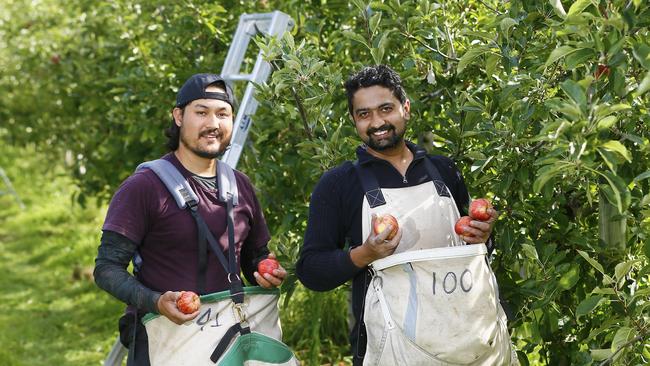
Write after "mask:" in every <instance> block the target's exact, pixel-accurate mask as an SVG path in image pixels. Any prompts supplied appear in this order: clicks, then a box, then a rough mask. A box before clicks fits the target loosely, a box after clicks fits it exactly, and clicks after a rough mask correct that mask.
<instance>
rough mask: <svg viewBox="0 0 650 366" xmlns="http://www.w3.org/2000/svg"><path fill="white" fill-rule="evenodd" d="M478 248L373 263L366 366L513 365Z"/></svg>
mask: <svg viewBox="0 0 650 366" xmlns="http://www.w3.org/2000/svg"><path fill="white" fill-rule="evenodd" d="M486 254H487V248H486V247H485V245H483V244H478V245H462V246H455V247H443V248H434V249H427V250H419V251H411V252H404V253H400V254H396V255H393V256H389V257H387V258H383V259H380V260H377V261H375V262H373V263H372V264H371V265H370V267H371V271H372V272H373V277H372V281H371V283H370V287H369V288H368V292H367V293H366V300H365V311H364V321H365V324H366V329H367V332H368V344H367V349H366V356H365V360H364V365H398V364H401V365H432V366H434V365H435V366H442V365H494V366H505V365H516V364H518V362H517V359H516V356H515V353H514V352H513V351H512V348H511V343H510V336H509V334H508V330H507V327H506V316H505V313H504V312H503V310H502V308H501V305H500V303H499V298H498V289H497V286H496V280H495V278H494V274H493V273H492V270H491V269H490V266H489V265H488V263H487V261H486Z"/></svg>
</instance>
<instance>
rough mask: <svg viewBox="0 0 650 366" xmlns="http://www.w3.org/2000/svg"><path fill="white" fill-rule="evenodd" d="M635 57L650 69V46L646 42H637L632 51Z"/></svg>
mask: <svg viewBox="0 0 650 366" xmlns="http://www.w3.org/2000/svg"><path fill="white" fill-rule="evenodd" d="M632 54H633V55H634V58H635V59H636V60H637V61H639V63H640V64H641V66H643V67H644V68H645V69H646V70H648V71H650V46H648V45H647V44H645V43H641V42H639V43H637V44H635V45H634V50H633V51H632Z"/></svg>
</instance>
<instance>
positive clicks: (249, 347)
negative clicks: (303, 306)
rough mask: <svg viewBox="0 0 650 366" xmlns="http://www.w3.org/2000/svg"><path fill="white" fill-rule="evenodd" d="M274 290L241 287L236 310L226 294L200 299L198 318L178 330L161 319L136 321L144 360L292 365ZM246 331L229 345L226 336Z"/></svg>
mask: <svg viewBox="0 0 650 366" xmlns="http://www.w3.org/2000/svg"><path fill="white" fill-rule="evenodd" d="M278 295H279V290H277V289H264V288H261V287H245V288H244V302H243V304H242V305H241V306H236V305H235V303H234V302H233V301H232V300H231V299H230V292H229V291H222V292H217V293H214V294H209V295H204V296H201V308H200V313H199V315H198V316H197V317H196V318H194V320H192V321H190V322H187V323H185V324H183V325H178V324H175V323H173V322H172V321H170V320H169V319H167V318H166V317H164V316H160V315H158V314H147V315H146V316H145V317H144V318H143V319H142V322H143V324H144V326H145V328H146V329H147V335H148V338H149V359H150V360H151V364H152V365H155V366H158V365H161V366H182V365H188V366H189V365H192V366H194V365H196V366H202V365H205V366H208V365H209V366H214V365H215V364H216V365H218V366H240V365H249V366H257V365H286V366H289V365H298V364H299V363H298V361H297V360H296V359H295V357H294V355H293V353H292V352H291V350H290V349H289V348H288V347H287V346H286V345H285V344H284V343H282V342H281V339H282V330H281V328H280V320H279V317H278V306H277V301H278ZM242 326H243V327H249V328H250V330H251V331H250V332H248V333H246V334H242V335H240V336H238V337H236V338H235V339H234V341H232V342H230V344H227V343H229V342H227V341H226V342H222V340H223V339H227V340H229V339H230V338H232V336H231V335H230V334H228V333H229V332H238V331H239V330H240V329H241V327H242Z"/></svg>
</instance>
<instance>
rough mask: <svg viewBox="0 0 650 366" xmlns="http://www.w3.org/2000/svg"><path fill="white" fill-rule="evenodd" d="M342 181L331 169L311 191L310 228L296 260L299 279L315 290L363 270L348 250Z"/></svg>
mask: <svg viewBox="0 0 650 366" xmlns="http://www.w3.org/2000/svg"><path fill="white" fill-rule="evenodd" d="M342 185H343V184H342V182H341V178H340V176H339V175H337V173H336V172H335V171H329V172H326V173H325V174H324V175H323V177H321V179H320V181H319V182H318V184H317V185H316V188H314V191H313V193H312V195H311V200H310V203H309V218H308V220H307V230H306V231H305V238H304V243H303V246H302V249H301V251H300V257H299V259H298V263H297V264H296V274H297V275H298V279H300V282H302V284H303V285H305V287H307V288H309V289H311V290H315V291H329V290H332V289H335V288H336V287H338V286H340V285H342V284H344V283H345V282H347V281H349V280H350V279H352V277H354V275H355V274H357V273H358V272H359V271H361V270H362V269H361V268H358V267H357V266H355V265H354V263H352V259H351V258H350V253H349V252H348V251H347V250H345V220H346V219H345V215H344V213H345V207H344V205H343V204H342V202H341V201H342V200H341V193H340V191H339V189H338V188H340V187H341V186H342ZM348 224H349V223H348Z"/></svg>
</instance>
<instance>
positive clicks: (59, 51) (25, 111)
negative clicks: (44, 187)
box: [0, 0, 650, 365]
mask: <svg viewBox="0 0 650 366" xmlns="http://www.w3.org/2000/svg"><path fill="white" fill-rule="evenodd" d="M3 7H4V11H3V12H1V13H0V89H1V90H3V93H2V94H1V96H0V121H2V122H0V123H1V124H0V139H1V143H2V145H1V146H2V152H3V155H5V156H6V158H5V160H3V161H2V164H3V166H10V167H13V168H12V169H9V168H7V170H8V171H9V172H13V173H14V176H13V177H12V179H16V180H18V181H21V179H20V178H19V177H16V175H18V176H20V175H21V174H23V175H24V174H27V173H26V172H25V171H24V170H21V169H19V168H16V167H17V166H20V165H19V164H20V162H21V161H22V160H23V158H22V157H19V156H20V155H22V154H27V155H30V156H33V157H35V158H44V157H47V159H44V161H49V162H52V164H53V166H56V167H58V168H57V169H59V170H57V172H59V173H57V175H55V178H52V179H55V180H57V181H58V179H64V178H62V177H60V176H61V175H62V174H63V175H64V176H66V177H68V178H69V179H70V180H69V181H68V180H66V181H65V182H68V183H67V184H69V185H71V186H72V188H70V189H66V190H65V192H67V193H69V194H71V195H72V196H73V198H74V202H77V203H81V204H82V205H83V206H76V205H73V206H72V207H73V208H71V210H80V211H74V212H86V215H87V216H88V217H92V219H89V222H92V225H94V227H95V228H96V230H99V222H101V215H102V211H101V208H102V207H104V205H105V203H106V200H107V199H109V198H110V195H111V194H112V192H113V191H114V189H115V188H116V187H117V185H119V183H120V182H121V181H122V180H123V179H124V178H126V177H127V176H128V175H129V173H130V172H131V171H132V170H133V168H134V167H135V166H136V165H137V164H138V163H139V162H141V161H143V160H145V159H151V158H155V157H157V156H159V155H160V154H162V153H163V152H164V147H163V145H164V141H165V138H164V137H163V135H162V130H163V129H164V128H165V127H166V126H167V124H168V123H169V120H170V119H169V112H170V109H171V106H172V101H173V100H174V95H175V91H176V88H177V87H178V86H179V85H180V84H181V83H182V82H183V81H184V80H185V79H186V77H188V76H189V75H191V74H192V73H195V72H199V71H215V72H216V71H218V70H219V69H220V66H221V64H222V63H223V60H224V58H225V55H226V53H227V50H228V47H229V44H230V39H231V38H232V35H233V33H234V29H235V27H236V24H237V19H238V17H239V15H241V14H242V13H253V12H266V11H271V10H281V11H284V12H285V13H287V14H289V15H291V17H292V18H293V19H294V20H295V23H296V24H295V27H294V28H293V30H292V32H291V34H288V35H286V36H285V37H284V38H282V39H280V40H274V39H264V38H261V37H259V38H258V39H257V40H256V42H257V44H258V45H259V46H260V47H261V48H262V49H263V50H264V52H265V54H266V57H267V59H268V60H269V61H270V62H272V64H273V66H274V69H275V72H274V74H273V75H272V78H271V80H269V82H268V84H267V85H261V86H259V93H258V96H259V98H258V99H259V100H260V102H261V106H260V108H259V109H258V111H257V113H256V115H255V116H254V125H253V128H252V131H251V134H250V136H249V144H248V146H247V147H246V150H245V154H244V155H243V156H242V159H241V160H240V165H239V167H238V168H239V169H241V170H242V171H244V172H245V173H246V174H248V175H249V176H250V177H251V179H252V181H253V182H254V183H255V185H256V187H257V188H258V190H259V197H260V199H261V201H262V205H263V207H265V215H266V217H267V220H268V222H269V225H270V228H271V231H272V233H273V237H274V239H273V242H272V246H273V247H274V248H275V249H276V250H277V251H278V252H279V253H280V254H281V259H282V260H283V263H286V264H287V265H288V266H289V267H290V266H291V263H295V258H296V256H297V253H298V250H299V247H300V243H301V238H302V234H303V232H304V228H305V225H306V219H307V217H306V214H307V207H308V202H309V201H308V199H309V195H310V192H311V189H312V187H313V186H314V184H315V182H316V181H317V180H318V177H319V176H320V175H321V174H322V172H323V171H324V170H325V169H327V168H330V167H333V166H335V165H336V164H338V163H340V162H341V161H343V160H347V159H354V154H353V151H354V147H355V146H356V145H357V144H358V140H357V138H356V135H355V132H354V126H353V125H352V124H351V123H350V121H349V119H348V117H347V111H346V101H345V97H344V93H343V90H342V81H343V80H344V79H345V78H346V77H347V76H348V75H349V74H350V73H352V72H354V71H356V70H358V69H359V68H360V67H362V66H363V65H366V64H374V63H387V64H390V65H391V66H392V67H394V68H395V69H396V70H397V71H399V72H400V74H401V75H402V77H403V79H404V82H405V85H406V89H407V92H408V93H409V97H410V98H411V100H412V104H413V108H412V109H413V111H414V112H415V115H414V118H412V120H411V121H412V122H411V123H410V130H409V131H408V135H409V138H410V139H412V140H413V141H415V142H417V143H419V144H421V145H423V146H424V147H426V148H427V149H429V150H430V151H431V152H433V153H439V154H444V155H448V156H451V157H453V158H454V159H455V160H456V162H457V164H458V165H459V166H460V167H461V169H462V170H463V173H464V176H465V180H466V182H467V183H468V186H469V187H470V193H471V194H472V196H474V197H480V196H487V197H490V198H491V199H492V200H493V201H494V203H495V205H496V207H497V208H498V209H499V210H500V212H501V213H502V215H501V218H500V221H499V222H498V225H497V227H496V235H497V240H498V245H499V250H498V251H497V253H496V255H495V257H494V260H493V267H494V268H495V271H496V272H497V276H498V279H499V283H500V290H501V295H502V297H503V298H505V299H507V301H508V303H509V304H510V312H511V314H512V321H511V323H510V325H511V327H512V336H513V341H514V342H515V343H516V345H517V347H518V350H519V357H520V360H521V362H522V363H523V364H529V363H530V364H538V365H590V364H607V363H616V364H623V365H635V364H644V363H647V362H648V360H649V359H650V342H649V341H648V334H649V332H650V330H649V325H648V321H649V319H648V315H647V314H648V304H649V300H650V299H649V295H650V289H649V288H648V281H649V279H650V277H649V275H650V273H649V272H650V265H649V263H648V257H649V256H650V241H649V240H648V234H649V230H650V219H649V216H650V208H649V205H650V186H649V183H650V182H649V181H648V178H650V170H648V167H649V166H650V164H649V158H650V147H649V146H650V145H649V144H650V141H649V137H650V134H649V129H650V114H649V113H648V107H649V98H650V97H649V96H648V95H649V94H648V93H647V91H648V89H650V56H649V55H650V36H649V34H648V22H650V5H648V3H647V1H643V0H630V1H620V0H614V1H598V0H586V1H585V0H578V1H575V2H568V1H565V2H562V1H560V0H551V1H542V0H533V1H508V2H497V1H491V0H484V1H481V0H476V1H474V0H470V1H460V0H458V1H455V0H452V1H439V2H436V1H398V0H385V1H373V2H366V1H362V0H353V1H349V2H348V1H336V0H334V1H327V0H314V1H308V2H305V1H291V0H288V1H271V0H268V1H262V0H260V1H256V2H253V1H219V2H213V1H198V0H197V1H189V0H185V1H181V2H178V1H164V0H163V1H157V2H138V1H133V0H114V1H97V0H93V1H89V0H81V1H77V2H74V3H69V2H61V1H57V0H40V1H26V0H4V1H3ZM252 55H254V54H252ZM15 149H19V150H15ZM16 151H20V152H21V154H18V153H16ZM9 152H12V153H9ZM29 167H30V168H31V169H36V170H37V171H38V170H39V168H38V165H36V164H33V165H31V166H29ZM56 177H59V178H56ZM39 180H40V179H39V178H38V176H37V177H34V176H29V178H23V180H22V182H23V183H21V185H20V186H17V190H18V191H19V192H21V193H22V194H23V195H27V196H29V195H32V194H37V193H34V192H32V191H31V190H29V189H27V188H25V187H23V184H24V185H25V186H29V182H34V181H39ZM41 197H42V196H41ZM48 197H49V196H48ZM4 198H6V196H4ZM2 202H3V208H2V209H0V210H2V211H1V212H3V213H4V214H5V215H7V216H5V218H6V219H5V220H3V221H0V222H2V223H3V229H4V226H7V227H11V225H12V224H11V222H14V221H7V220H13V219H12V218H11V217H13V216H12V215H10V214H7V213H5V212H11V211H5V210H11V208H9V209H6V208H4V207H7V206H11V205H10V204H7V205H4V202H9V203H11V202H10V201H5V200H4V199H3V201H2ZM57 202H61V201H57ZM37 204H40V202H39V201H38V200H37V201H33V205H37ZM59 204H63V203H59ZM66 205H67V204H66ZM29 207H30V208H31V207H33V206H29ZM84 207H86V208H84ZM88 207H99V208H98V209H97V210H96V211H92V210H91V209H89V208H88ZM84 210H91V211H92V213H88V211H84ZM93 215H98V216H93ZM97 217H99V218H97ZM24 219H25V220H26V221H25V224H24V225H25V226H28V225H32V228H33V230H37V229H36V227H37V226H38V225H37V224H38V223H39V222H40V221H41V220H42V219H40V218H38V217H33V216H26V217H25V218H24ZM61 220H63V219H61ZM66 220H77V221H78V220H79V218H78V217H76V216H74V215H73V217H67V218H66V219H65V220H63V221H66ZM96 220H99V221H98V222H95V221H96ZM66 222H67V221H66ZM28 227H29V226H28ZM64 227H65V226H60V228H64ZM33 230H32V229H30V230H26V231H25V232H24V233H21V232H20V231H15V230H7V229H5V230H4V231H3V233H4V234H0V243H3V244H4V243H24V240H27V239H25V238H27V237H28V236H29V235H31V234H30V233H33ZM69 230H72V228H69ZM8 231H11V232H12V233H13V234H12V235H8V234H7V232H8ZM19 234H20V235H19ZM62 235H64V234H62ZM75 235H76V234H75ZM79 235H80V238H79V239H73V240H70V242H69V243H68V244H67V246H68V248H70V249H69V250H71V251H72V252H74V253H77V251H78V252H79V254H78V256H77V255H75V256H71V257H68V259H67V260H68V261H72V260H73V258H77V259H76V260H79V261H80V263H85V264H86V265H92V257H93V255H94V253H93V251H94V247H93V246H92V245H90V246H89V245H87V244H81V243H82V242H83V243H87V242H93V241H94V242H96V240H97V238H98V232H94V231H93V230H92V229H90V230H89V231H88V232H84V233H82V234H79ZM82 238H83V239H82ZM41 245H43V246H44V247H45V248H49V247H52V248H56V245H57V244H56V240H44V242H43V244H41ZM19 247H20V245H18V244H15V245H13V246H12V245H9V250H10V251H15V250H18V248H19ZM32 260H33V259H32ZM3 262H4V261H3ZM28 262H29V260H28ZM65 263H68V262H66V261H63V262H62V263H61V264H60V265H62V266H65V265H66V264H65ZM68 265H69V263H68ZM3 266H6V267H7V268H8V269H11V268H12V266H14V264H12V262H5V263H3ZM290 269H291V268H290ZM294 280H295V278H294ZM18 283H20V282H18ZM16 286H17V285H16ZM25 286H30V284H29V283H25V284H24V285H23V287H20V286H19V287H18V288H24V287H25ZM66 288H67V287H66ZM284 291H285V295H284V296H285V297H284V299H285V300H286V301H285V302H284V304H283V322H284V323H283V325H284V329H285V340H286V341H287V342H288V343H289V344H290V345H291V346H293V347H294V348H295V349H296V350H298V351H299V354H300V356H301V358H302V359H303V360H305V361H306V363H307V364H322V363H326V362H336V361H339V360H344V361H345V360H346V357H345V352H346V348H347V346H346V337H347V319H346V317H347V314H346V313H345V311H344V310H343V309H345V303H346V302H347V300H346V289H345V288H341V289H339V290H337V291H334V292H332V293H327V294H320V293H314V292H311V291H307V290H305V289H304V288H302V287H301V286H300V285H299V284H297V283H295V282H291V281H290V282H289V283H288V284H287V285H285V286H284ZM95 292H96V294H95ZM87 293H93V294H94V295H93V296H95V297H97V299H101V301H100V300H97V301H93V302H96V303H98V304H106V302H109V303H110V302H111V301H113V300H111V299H110V297H108V295H105V294H101V292H99V290H97V289H95V288H93V287H92V286H87V287H84V288H83V291H79V294H80V295H79V296H83V295H82V294H87ZM3 303H4V302H3ZM3 306H4V305H3ZM102 306H105V305H102ZM116 309H119V306H117V305H116ZM118 313H119V310H117V311H116V312H115V315H114V316H115V318H117V316H118ZM103 314H105V313H103ZM59 321H61V322H64V321H65V320H64V318H63V317H62V318H59ZM101 321H102V322H106V320H105V319H102V320H101ZM0 324H2V326H3V327H7V329H11V328H13V327H14V326H15V325H14V324H13V323H11V322H10V321H9V320H6V319H5V320H2V323H0ZM101 324H103V326H101V327H100V328H98V330H97V331H98V332H101V333H102V334H104V335H105V337H104V338H105V339H110V338H111V337H114V334H115V333H114V329H112V325H110V324H105V323H101ZM9 327H11V328H9ZM3 333H4V332H3ZM25 334H26V335H25V337H27V338H30V337H32V336H31V335H30V334H34V333H33V332H32V333H30V332H26V333H25ZM52 336H56V334H54V335H52ZM104 338H103V339H104ZM108 346H110V341H102V342H101V344H98V345H97V347H100V348H99V349H98V350H97V351H96V352H95V353H94V355H92V356H89V357H91V358H90V359H93V360H97V359H101V357H102V356H103V354H105V353H106V352H107V347H108ZM78 347H79V346H78ZM93 357H94V358H93ZM14 359H15V362H16V364H20V363H19V362H20V360H21V358H16V357H14ZM68 361H69V362H70V364H73V363H75V362H78V364H87V363H84V362H83V361H79V360H77V359H74V360H73V359H68Z"/></svg>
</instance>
